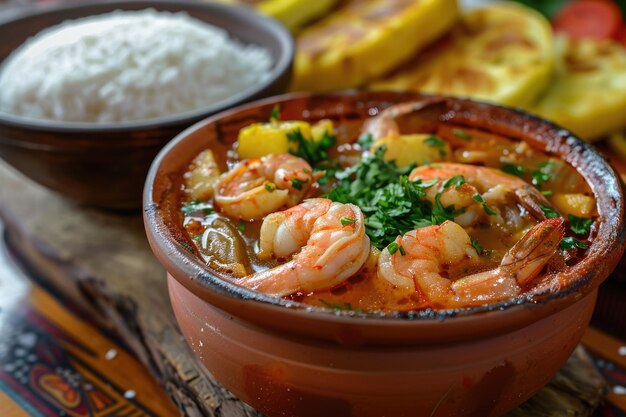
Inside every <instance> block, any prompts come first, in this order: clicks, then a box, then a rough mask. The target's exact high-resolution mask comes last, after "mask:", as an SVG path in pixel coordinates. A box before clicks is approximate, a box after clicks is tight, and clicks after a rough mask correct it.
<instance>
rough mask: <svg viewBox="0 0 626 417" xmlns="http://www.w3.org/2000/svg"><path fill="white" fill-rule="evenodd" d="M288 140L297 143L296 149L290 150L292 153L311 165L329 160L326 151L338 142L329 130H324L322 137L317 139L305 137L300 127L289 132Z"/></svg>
mask: <svg viewBox="0 0 626 417" xmlns="http://www.w3.org/2000/svg"><path fill="white" fill-rule="evenodd" d="M287 140H289V142H293V143H295V144H296V145H297V149H296V150H295V151H290V152H291V154H292V155H295V156H299V157H300V158H302V159H304V160H305V161H307V162H308V163H309V164H311V166H315V165H316V164H318V163H319V162H322V161H326V160H328V153H327V152H326V151H327V150H329V149H330V148H332V147H333V146H335V143H337V139H336V138H335V137H334V136H333V135H331V134H330V133H328V132H324V135H323V136H322V138H321V139H320V140H319V141H315V140H313V139H312V138H305V137H304V135H303V134H302V132H301V131H300V129H295V130H294V131H292V132H289V133H287Z"/></svg>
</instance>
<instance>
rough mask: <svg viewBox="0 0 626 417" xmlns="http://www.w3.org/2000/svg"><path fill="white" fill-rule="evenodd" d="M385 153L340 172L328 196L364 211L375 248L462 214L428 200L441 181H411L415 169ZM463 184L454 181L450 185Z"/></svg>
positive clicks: (376, 154) (384, 246)
mask: <svg viewBox="0 0 626 417" xmlns="http://www.w3.org/2000/svg"><path fill="white" fill-rule="evenodd" d="M385 150H386V148H385V147H384V146H381V147H380V148H377V149H376V150H375V151H374V153H373V154H370V155H366V156H365V157H364V158H363V159H362V160H361V161H360V162H359V163H358V164H357V165H354V166H352V167H350V168H348V169H346V170H344V171H339V172H337V173H336V177H337V179H338V184H337V186H336V187H335V188H333V189H332V190H331V191H330V193H329V194H328V195H327V197H328V198H329V199H331V200H333V201H338V202H340V203H352V204H355V205H357V206H359V207H360V208H361V210H362V211H363V213H364V214H365V231H366V233H367V235H368V236H369V237H370V241H371V243H372V245H373V246H375V247H377V248H378V249H381V250H382V249H384V248H386V247H387V246H388V245H389V244H390V243H392V242H393V241H394V240H395V239H396V237H398V235H404V234H405V233H407V232H409V231H411V230H414V229H416V228H419V227H425V226H431V225H433V224H440V223H442V222H444V221H445V220H451V219H453V218H454V215H455V213H458V210H455V208H454V206H450V207H443V205H442V204H441V202H440V201H438V199H437V201H438V204H434V205H433V204H432V203H431V202H430V201H428V200H426V199H425V197H426V191H425V190H426V189H427V188H429V187H432V186H434V185H436V184H437V183H438V182H439V179H434V180H432V181H427V182H423V181H421V180H417V181H409V179H408V177H407V176H408V174H409V173H410V172H411V171H412V170H413V168H415V165H414V164H412V165H409V166H406V167H400V168H399V167H397V166H396V164H395V162H393V161H385V160H384V159H383V156H384V153H385ZM459 182H460V180H459V179H457V180H453V181H450V183H449V185H456V184H458V183H459Z"/></svg>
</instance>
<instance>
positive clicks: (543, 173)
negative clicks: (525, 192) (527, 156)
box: [530, 161, 556, 188]
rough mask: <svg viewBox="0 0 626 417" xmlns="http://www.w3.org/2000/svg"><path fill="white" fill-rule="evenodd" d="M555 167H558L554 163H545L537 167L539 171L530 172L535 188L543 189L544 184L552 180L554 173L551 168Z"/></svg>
mask: <svg viewBox="0 0 626 417" xmlns="http://www.w3.org/2000/svg"><path fill="white" fill-rule="evenodd" d="M554 165H556V163H555V162H554V161H545V162H542V163H540V164H538V165H537V168H539V169H535V170H533V171H530V176H531V178H532V183H533V185H534V186H535V187H537V188H541V186H542V185H543V184H544V183H546V182H548V181H550V180H551V179H552V173H550V168H551V167H553V166H554Z"/></svg>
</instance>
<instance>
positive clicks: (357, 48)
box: [292, 0, 458, 91]
mask: <svg viewBox="0 0 626 417" xmlns="http://www.w3.org/2000/svg"><path fill="white" fill-rule="evenodd" d="M457 15H458V7H457V3H456V0H421V1H413V0H346V1H345V2H344V3H343V5H342V7H341V8H340V9H339V10H337V11H336V12H335V13H333V14H332V15H330V16H329V17H326V18H324V19H322V20H320V21H319V22H317V23H316V24H314V25H313V26H311V27H309V28H306V29H305V30H304V31H303V32H302V33H301V34H300V36H299V37H298V39H297V45H298V48H297V53H296V59H295V67H294V80H293V84H292V90H295V91H299V90H313V91H320V90H331V89H339V88H349V87H355V86H360V85H363V84H365V83H366V82H368V81H371V80H373V79H375V78H377V77H380V76H381V75H383V74H384V73H386V72H387V71H389V70H391V69H392V68H394V67H396V66H397V65H398V64H400V63H401V62H403V61H405V60H406V59H407V58H409V57H410V56H412V55H414V54H415V53H416V52H417V51H418V50H420V49H421V48H422V47H424V46H425V45H427V44H428V43H430V42H432V41H433V40H435V39H436V38H438V37H439V36H440V35H442V34H443V33H444V32H445V31H446V30H447V29H448V28H449V27H450V26H451V25H452V24H453V23H454V22H455V20H456V18H457Z"/></svg>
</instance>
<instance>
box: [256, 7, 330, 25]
mask: <svg viewBox="0 0 626 417" xmlns="http://www.w3.org/2000/svg"><path fill="white" fill-rule="evenodd" d="M335 3H337V0H314V1H311V0H264V1H260V2H257V3H256V8H257V10H258V11H260V12H261V13H264V14H266V15H268V16H271V17H273V18H274V19H276V20H278V21H280V22H281V23H283V24H284V25H285V26H287V28H289V29H290V30H292V31H294V30H296V29H298V28H300V27H301V26H302V25H304V24H305V23H307V22H310V21H311V20H313V19H315V18H317V17H320V16H322V15H323V14H324V13H325V12H326V11H328V10H329V9H330V8H331V7H333V6H334V5H335Z"/></svg>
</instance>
